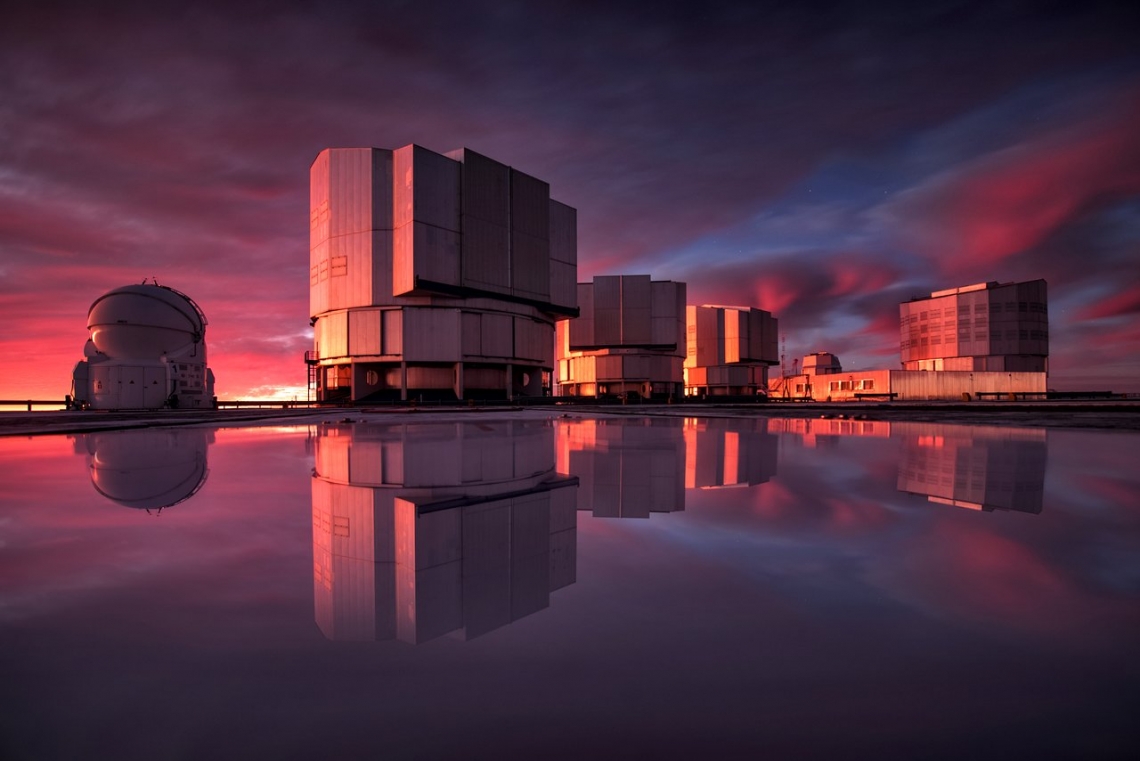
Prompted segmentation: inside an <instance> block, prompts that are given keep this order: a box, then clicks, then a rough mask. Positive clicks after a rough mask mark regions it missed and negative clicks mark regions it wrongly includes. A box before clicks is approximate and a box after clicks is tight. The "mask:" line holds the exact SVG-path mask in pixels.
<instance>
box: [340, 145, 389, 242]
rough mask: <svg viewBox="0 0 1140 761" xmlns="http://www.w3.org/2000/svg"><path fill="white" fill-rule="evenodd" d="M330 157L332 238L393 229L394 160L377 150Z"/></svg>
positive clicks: (344, 151)
mask: <svg viewBox="0 0 1140 761" xmlns="http://www.w3.org/2000/svg"><path fill="white" fill-rule="evenodd" d="M328 156H329V176H328V181H329V190H328V210H329V213H330V216H329V236H330V237H332V238H335V237H338V236H341V235H348V234H350V233H361V232H369V231H371V230H374V229H391V227H392V221H391V203H390V202H391V195H390V192H391V191H390V188H391V179H390V177H391V156H390V153H389V152H388V151H384V150H379V149H374V148H334V149H331V150H330V151H329V152H328Z"/></svg>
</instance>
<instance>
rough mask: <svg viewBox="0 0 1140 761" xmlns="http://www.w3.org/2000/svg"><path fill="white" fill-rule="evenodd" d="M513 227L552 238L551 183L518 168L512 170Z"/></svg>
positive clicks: (516, 230)
mask: <svg viewBox="0 0 1140 761" xmlns="http://www.w3.org/2000/svg"><path fill="white" fill-rule="evenodd" d="M511 228H512V229H513V230H514V231H515V232H519V233H522V234H524V235H529V236H531V237H532V238H539V239H541V240H544V241H549V240H550V185H549V184H547V183H545V182H543V181H542V180H540V179H538V178H537V177H531V176H530V175H529V174H524V173H523V172H520V171H518V170H517V169H512V170H511Z"/></svg>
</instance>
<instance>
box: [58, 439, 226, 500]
mask: <svg viewBox="0 0 1140 761" xmlns="http://www.w3.org/2000/svg"><path fill="white" fill-rule="evenodd" d="M213 442H214V434H213V432H212V431H209V430H203V429H198V428H165V429H164V428H148V429H147V430H143V431H108V432H104V433H89V434H86V435H83V436H79V437H77V438H76V450H77V451H80V452H86V454H87V468H88V470H89V471H90V472H91V484H92V485H93V486H94V487H95V491H97V492H99V493H100V494H102V495H103V496H104V497H106V498H107V499H109V500H111V501H112V502H118V503H119V504H120V505H124V506H126V507H134V508H137V509H139V510H146V511H147V512H150V511H151V510H162V509H163V508H165V507H170V506H171V505H176V504H178V503H179V502H185V501H186V500H187V499H189V498H190V497H192V496H194V494H196V493H197V491H198V490H199V489H201V488H202V484H204V483H205V482H206V476H207V475H208V474H209V470H208V469H207V467H206V449H207V448H208V446H209V445H210V444H212V443H213Z"/></svg>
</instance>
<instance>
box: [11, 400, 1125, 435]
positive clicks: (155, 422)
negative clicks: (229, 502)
mask: <svg viewBox="0 0 1140 761" xmlns="http://www.w3.org/2000/svg"><path fill="white" fill-rule="evenodd" d="M473 414H475V415H494V416H496V417H512V418H513V417H548V418H549V417H561V416H571V417H579V416H583V417H584V416H590V417H593V416H608V415H615V416H617V415H620V416H645V417H793V418H820V417H824V418H838V419H854V420H886V421H892V420H900V421H903V420H909V421H915V422H944V423H961V424H964V425H1012V426H1028V427H1045V428H1060V427H1063V428H1096V429H1118V430H1140V401H1137V400H1111V401H1103V402H1044V401H1042V402H1021V403H1018V402H890V403H872V402H845V403H832V404H827V403H820V402H810V403H766V404H715V403H684V404H629V405H623V404H599V405H592V404H577V403H576V404H567V405H562V404H557V405H550V404H545V405H542V406H534V407H527V406H501V405H496V406H487V407H480V406H476V407H471V406H464V405H421V406H415V407H411V406H407V407H404V406H383V407H366V406H361V407H338V408H330V409H321V410H313V409H273V408H265V409H231V410H136V411H115V412H111V411H91V410H87V411H82V412H80V411H63V410H57V411H33V412H0V436H37V435H51V434H67V433H88V432H93V431H109V430H121V429H130V428H153V427H168V426H186V425H208V426H235V425H241V426H257V425H311V424H316V423H320V422H335V421H344V420H347V421H359V420H363V419H385V420H389V419H390V420H392V421H393V422H396V421H397V420H399V421H401V422H403V421H407V420H413V419H426V418H433V419H439V418H440V417H441V416H447V417H452V418H457V419H462V418H466V417H467V416H469V415H473Z"/></svg>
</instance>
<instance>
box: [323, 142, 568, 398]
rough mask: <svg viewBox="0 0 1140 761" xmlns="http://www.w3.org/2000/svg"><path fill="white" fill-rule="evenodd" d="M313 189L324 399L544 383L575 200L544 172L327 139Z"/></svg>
mask: <svg viewBox="0 0 1140 761" xmlns="http://www.w3.org/2000/svg"><path fill="white" fill-rule="evenodd" d="M310 201H311V212H310V254H309V265H310V266H309V301H310V316H311V322H312V324H313V334H314V335H313V339H314V341H313V344H314V345H313V351H312V352H309V353H308V355H307V356H306V360H307V362H308V364H309V368H310V387H311V388H314V389H315V391H316V398H317V399H318V400H339V399H345V400H352V401H364V400H372V399H377V400H379V399H416V398H418V397H425V398H443V399H456V398H458V399H464V398H513V397H515V396H543V395H549V394H550V393H551V390H552V380H553V369H554V356H553V355H554V351H553V347H554V323H555V322H556V321H557V320H559V319H564V318H566V317H569V316H574V315H576V314H577V293H576V289H575V285H576V283H577V212H576V211H575V210H574V209H573V208H571V207H569V206H567V205H565V204H562V203H559V202H558V201H556V200H554V199H552V198H551V197H550V187H549V185H548V184H547V183H545V182H543V181H542V180H539V179H537V178H535V177H531V176H530V175H527V174H524V173H522V172H520V171H518V170H517V169H513V168H511V167H509V166H506V165H504V164H501V163H499V162H497V161H494V160H492V159H489V158H487V157H485V156H482V155H480V154H478V153H475V152H474V151H471V150H467V149H461V150H458V151H453V152H451V153H449V154H447V155H442V154H438V153H434V152H432V151H429V150H427V149H425V148H421V147H419V146H416V145H408V146H405V147H403V148H399V149H396V150H385V149H379V148H335V149H327V150H324V151H321V152H320V154H318V155H317V158H316V160H315V161H314V162H313V165H312V168H311V170H310Z"/></svg>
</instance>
